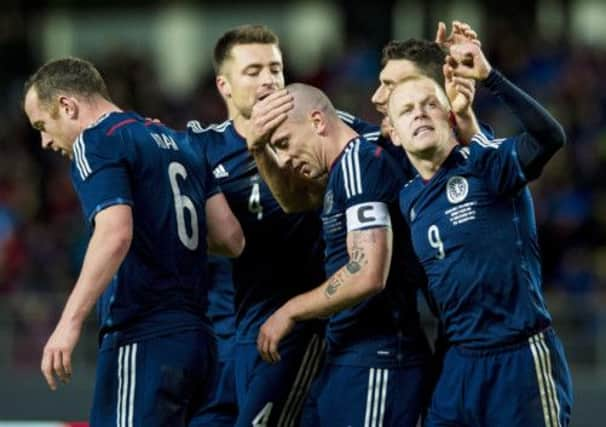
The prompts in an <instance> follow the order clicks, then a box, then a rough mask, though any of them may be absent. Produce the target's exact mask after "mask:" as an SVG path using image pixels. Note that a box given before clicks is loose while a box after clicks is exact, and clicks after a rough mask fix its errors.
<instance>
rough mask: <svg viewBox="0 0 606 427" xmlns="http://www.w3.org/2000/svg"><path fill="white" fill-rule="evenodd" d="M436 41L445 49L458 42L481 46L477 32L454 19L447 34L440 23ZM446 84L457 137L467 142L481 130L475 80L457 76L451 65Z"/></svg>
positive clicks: (444, 27)
mask: <svg viewBox="0 0 606 427" xmlns="http://www.w3.org/2000/svg"><path fill="white" fill-rule="evenodd" d="M435 41H436V43H438V44H439V45H440V46H442V48H443V49H446V50H450V49H451V48H452V46H454V45H456V44H464V43H473V44H476V45H478V46H481V43H480V41H479V40H478V35H477V34H476V32H475V31H474V30H473V29H472V28H471V27H470V26H469V25H468V24H466V23H464V22H460V21H453V22H452V26H451V31H450V34H448V35H446V25H445V24H444V23H443V22H440V23H439V24H438V30H437V32H436V38H435ZM444 84H445V90H446V95H447V96H448V100H449V101H450V105H451V106H452V112H453V114H454V119H455V121H456V130H457V138H458V140H459V141H461V142H463V143H464V144H467V143H469V142H470V141H471V138H473V136H474V135H476V134H478V133H479V132H480V131H481V128H480V125H479V123H478V120H477V118H476V115H475V113H474V111H473V99H474V96H475V80H474V79H471V78H463V77H460V76H459V77H455V76H454V75H453V73H452V71H451V69H450V68H449V67H447V66H446V65H445V66H444Z"/></svg>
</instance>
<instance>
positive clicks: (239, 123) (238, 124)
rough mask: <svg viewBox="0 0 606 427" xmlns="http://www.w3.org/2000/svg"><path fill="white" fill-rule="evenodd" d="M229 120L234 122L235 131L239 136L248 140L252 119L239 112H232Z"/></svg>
mask: <svg viewBox="0 0 606 427" xmlns="http://www.w3.org/2000/svg"><path fill="white" fill-rule="evenodd" d="M229 119H230V120H231V121H232V122H233V124H234V129H235V130H236V132H237V133H238V135H241V136H242V137H243V138H244V139H246V135H247V134H248V127H249V125H250V119H247V118H245V117H244V116H243V115H242V114H240V113H239V112H237V111H235V112H231V111H230V114H229Z"/></svg>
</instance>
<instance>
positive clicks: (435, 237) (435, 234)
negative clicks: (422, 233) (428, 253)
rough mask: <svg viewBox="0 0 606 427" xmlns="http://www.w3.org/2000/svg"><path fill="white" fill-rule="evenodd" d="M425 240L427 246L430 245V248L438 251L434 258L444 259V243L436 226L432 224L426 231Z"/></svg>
mask: <svg viewBox="0 0 606 427" xmlns="http://www.w3.org/2000/svg"><path fill="white" fill-rule="evenodd" d="M427 239H428V240H429V244H430V245H431V247H432V248H435V249H437V250H438V253H437V254H436V258H437V259H444V257H445V256H446V254H445V253H444V243H443V242H442V239H441V238H440V229H439V228H438V226H437V225H435V224H434V225H431V226H430V227H429V229H428V230H427Z"/></svg>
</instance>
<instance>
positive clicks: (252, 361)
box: [235, 329, 324, 427]
mask: <svg viewBox="0 0 606 427" xmlns="http://www.w3.org/2000/svg"><path fill="white" fill-rule="evenodd" d="M279 351H280V357H281V360H280V362H278V363H276V364H269V363H267V362H265V361H263V359H261V356H260V355H259V352H258V350H257V346H256V344H254V343H237V344H236V354H237V358H236V392H237V396H238V408H239V413H238V420H237V423H236V424H235V425H236V426H238V427H251V426H263V427H267V426H281V427H282V426H290V425H292V426H296V425H298V419H299V416H300V413H301V408H302V406H303V402H304V400H305V397H306V396H307V393H308V391H309V387H310V385H311V381H312V379H313V378H314V377H315V374H316V373H317V371H318V368H319V365H320V362H321V360H322V356H323V353H324V340H323V339H322V338H321V337H320V336H319V335H318V334H315V333H312V332H311V331H309V330H308V329H302V330H300V331H298V332H297V333H293V334H291V335H290V336H288V337H287V338H286V339H285V340H284V341H282V342H281V343H280V347H279Z"/></svg>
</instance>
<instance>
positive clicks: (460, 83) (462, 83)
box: [452, 76, 476, 93]
mask: <svg viewBox="0 0 606 427" xmlns="http://www.w3.org/2000/svg"><path fill="white" fill-rule="evenodd" d="M452 82H453V83H454V85H455V87H456V88H457V90H458V88H462V89H463V90H465V91H467V92H469V93H474V92H475V88H476V81H475V80H473V79H466V78H463V77H457V76H453V78H452Z"/></svg>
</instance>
